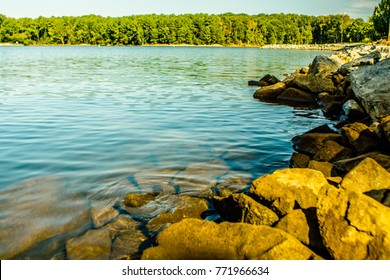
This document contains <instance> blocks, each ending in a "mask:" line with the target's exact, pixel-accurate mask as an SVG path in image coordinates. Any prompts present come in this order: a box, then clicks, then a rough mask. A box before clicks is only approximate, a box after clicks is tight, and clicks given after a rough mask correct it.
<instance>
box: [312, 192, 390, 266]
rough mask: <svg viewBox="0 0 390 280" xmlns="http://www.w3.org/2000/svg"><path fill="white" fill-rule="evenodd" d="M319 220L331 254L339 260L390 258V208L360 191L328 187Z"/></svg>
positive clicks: (322, 193)
mask: <svg viewBox="0 0 390 280" xmlns="http://www.w3.org/2000/svg"><path fill="white" fill-rule="evenodd" d="M317 217H318V221H319V224H320V232H321V235H322V238H323V241H324V244H325V246H326V247H327V249H328V251H329V253H330V254H331V255H332V257H333V258H335V259H336V260H352V259H359V260H371V259H382V260H388V259H390V219H389V217H390V209H389V208H388V207H386V206H383V205H382V204H380V203H379V202H377V201H375V200H374V199H372V198H370V197H368V196H366V195H364V194H360V193H357V192H353V191H352V192H350V191H345V190H342V189H337V188H335V187H333V186H325V187H324V188H323V189H321V191H320V194H319V201H318V204H317Z"/></svg>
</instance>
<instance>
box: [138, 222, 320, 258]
mask: <svg viewBox="0 0 390 280" xmlns="http://www.w3.org/2000/svg"><path fill="white" fill-rule="evenodd" d="M205 237H207V238H205ZM157 244H158V246H156V247H152V248H149V249H147V250H145V251H144V252H143V254H142V259H143V260H244V259H246V260H256V259H258V260H259V259H264V260H299V259H302V260H308V259H320V257H319V256H317V255H316V254H315V253H313V252H312V251H311V250H310V249H308V248H307V247H305V246H304V245H303V244H302V243H300V242H299V241H298V240H297V239H295V238H294V237H293V236H291V235H289V234H288V233H285V232H284V231H281V230H278V229H275V228H271V227H267V226H256V225H250V224H244V223H228V222H224V223H221V224H216V223H214V222H209V221H201V220H197V219H186V220H183V221H181V222H180V223H176V224H173V225H171V226H170V227H168V228H167V229H166V230H164V231H163V232H162V233H161V234H159V235H158V237H157Z"/></svg>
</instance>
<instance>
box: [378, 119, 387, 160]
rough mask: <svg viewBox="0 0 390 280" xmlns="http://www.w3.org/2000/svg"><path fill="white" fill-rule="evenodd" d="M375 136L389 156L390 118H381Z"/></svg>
mask: <svg viewBox="0 0 390 280" xmlns="http://www.w3.org/2000/svg"><path fill="white" fill-rule="evenodd" d="M377 134H378V135H379V137H380V138H381V140H382V142H384V143H385V146H387V152H389V154H390V116H387V117H385V118H383V119H382V120H381V122H380V124H379V126H378V129H377Z"/></svg>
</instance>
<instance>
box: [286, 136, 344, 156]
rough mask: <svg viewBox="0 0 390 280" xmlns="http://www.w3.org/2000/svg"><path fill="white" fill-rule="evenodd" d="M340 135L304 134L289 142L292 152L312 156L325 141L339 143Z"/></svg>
mask: <svg viewBox="0 0 390 280" xmlns="http://www.w3.org/2000/svg"><path fill="white" fill-rule="evenodd" d="M341 138H342V137H341V135H339V134H337V133H315V132H314V133H305V134H302V135H298V136H295V137H294V138H293V139H292V140H291V142H292V145H293V148H294V150H296V151H298V152H300V153H303V154H307V155H309V156H314V155H315V154H316V153H317V152H318V151H319V150H320V149H321V148H322V146H323V145H324V143H325V142H326V141H329V140H332V141H340V140H341Z"/></svg>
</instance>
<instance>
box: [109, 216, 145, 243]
mask: <svg viewBox="0 0 390 280" xmlns="http://www.w3.org/2000/svg"><path fill="white" fill-rule="evenodd" d="M140 226H141V223H140V222H137V221H135V220H133V219H132V218H131V217H130V216H129V215H126V214H121V215H119V216H118V218H116V219H115V220H114V221H112V222H111V223H109V224H107V225H105V226H104V227H103V228H102V229H104V230H107V231H108V232H109V233H110V236H111V238H116V237H117V236H120V235H124V234H128V233H132V232H133V231H134V230H136V229H138V228H140Z"/></svg>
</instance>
